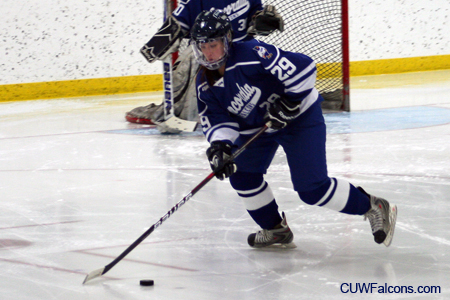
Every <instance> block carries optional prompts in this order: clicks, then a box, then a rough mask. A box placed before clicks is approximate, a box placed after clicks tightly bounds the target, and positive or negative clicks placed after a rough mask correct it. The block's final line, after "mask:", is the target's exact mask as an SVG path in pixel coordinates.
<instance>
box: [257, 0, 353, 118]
mask: <svg viewBox="0 0 450 300" xmlns="http://www.w3.org/2000/svg"><path fill="white" fill-rule="evenodd" d="M263 4H264V5H267V4H271V5H273V6H275V8H276V9H277V11H278V13H279V14H280V15H281V16H282V17H283V20H284V31H283V32H279V31H275V32H274V33H272V34H271V35H269V36H267V37H263V38H260V37H258V39H261V40H263V41H265V42H267V43H270V44H273V45H275V46H277V47H279V48H281V49H283V50H287V51H292V52H300V53H303V54H306V55H308V56H309V57H311V58H312V59H313V60H314V61H315V62H316V64H317V84H316V88H317V89H318V90H319V92H320V93H321V95H322V97H323V98H324V99H325V101H324V103H323V104H322V107H323V108H324V109H330V110H346V111H348V110H349V73H348V17H347V0H263Z"/></svg>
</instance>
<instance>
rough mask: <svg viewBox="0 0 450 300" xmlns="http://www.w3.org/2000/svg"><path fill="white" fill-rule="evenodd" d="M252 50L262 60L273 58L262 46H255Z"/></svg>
mask: <svg viewBox="0 0 450 300" xmlns="http://www.w3.org/2000/svg"><path fill="white" fill-rule="evenodd" d="M253 50H255V51H256V52H257V53H258V55H259V56H261V57H262V58H264V59H269V58H271V57H272V56H273V54H272V53H270V52H269V51H267V49H266V48H264V47H263V46H255V48H253Z"/></svg>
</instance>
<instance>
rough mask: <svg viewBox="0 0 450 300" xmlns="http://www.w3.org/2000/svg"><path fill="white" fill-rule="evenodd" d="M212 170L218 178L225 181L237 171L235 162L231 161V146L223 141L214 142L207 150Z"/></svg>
mask: <svg viewBox="0 0 450 300" xmlns="http://www.w3.org/2000/svg"><path fill="white" fill-rule="evenodd" d="M206 156H207V157H208V160H209V164H210V166H211V170H212V171H213V172H214V173H215V175H216V177H217V178H218V179H220V180H224V179H225V178H227V177H230V176H231V175H233V174H234V173H236V171H237V167H236V164H235V163H234V161H229V159H230V157H231V145H230V144H228V143H225V142H222V141H214V142H212V143H211V146H210V147H209V148H208V149H207V150H206Z"/></svg>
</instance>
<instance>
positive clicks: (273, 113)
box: [264, 98, 300, 130]
mask: <svg viewBox="0 0 450 300" xmlns="http://www.w3.org/2000/svg"><path fill="white" fill-rule="evenodd" d="M298 116H300V102H291V101H288V100H286V99H283V98H278V99H277V100H275V101H274V103H272V104H271V105H270V107H269V109H268V110H267V113H266V115H265V116H264V121H265V122H266V124H267V123H268V122H270V123H269V124H268V125H267V126H268V127H270V128H272V129H275V130H279V129H281V128H284V127H286V126H287V125H288V124H289V123H291V122H292V121H294V119H295V118H297V117H298Z"/></svg>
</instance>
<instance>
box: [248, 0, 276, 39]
mask: <svg viewBox="0 0 450 300" xmlns="http://www.w3.org/2000/svg"><path fill="white" fill-rule="evenodd" d="M276 29H278V30H279V31H283V30H284V21H283V18H282V17H281V16H280V14H279V13H278V12H277V10H276V9H275V6H273V5H266V6H264V9H263V10H260V11H257V12H256V13H255V14H254V15H253V17H252V21H251V22H250V26H249V27H248V29H247V33H248V34H252V35H262V36H267V35H269V34H271V33H272V32H274V31H275V30H276Z"/></svg>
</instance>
